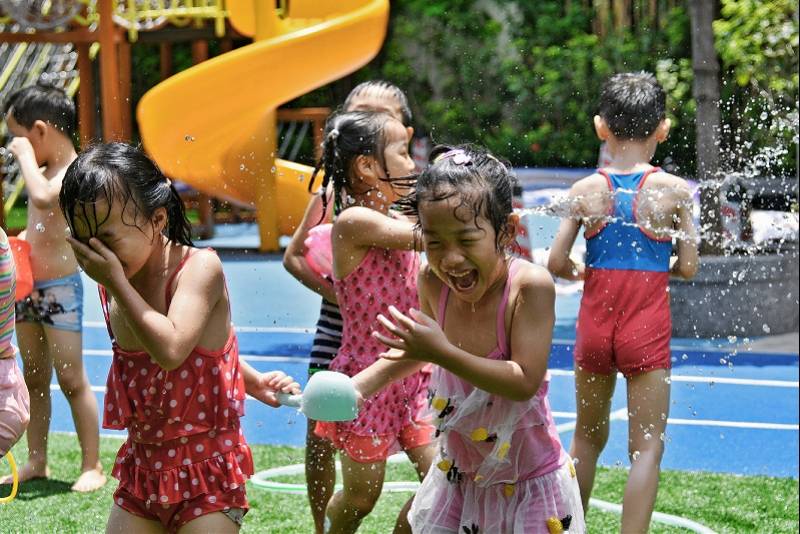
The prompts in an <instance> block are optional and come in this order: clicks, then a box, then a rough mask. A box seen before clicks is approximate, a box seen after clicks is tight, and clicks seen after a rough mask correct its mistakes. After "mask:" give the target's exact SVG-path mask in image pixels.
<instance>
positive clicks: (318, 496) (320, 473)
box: [283, 80, 414, 534]
mask: <svg viewBox="0 0 800 534" xmlns="http://www.w3.org/2000/svg"><path fill="white" fill-rule="evenodd" d="M342 108H343V109H344V111H376V112H377V111H381V112H385V113H388V114H389V115H391V116H393V117H394V118H396V119H397V120H399V121H401V122H402V123H403V124H404V125H405V126H406V129H407V131H408V137H409V138H411V136H412V135H413V133H414V130H413V128H411V126H410V124H411V109H410V108H409V106H408V99H407V98H406V95H405V94H404V93H403V91H402V90H401V89H400V88H399V87H397V86H396V85H394V84H391V83H389V82H384V81H380V80H373V81H368V82H364V83H361V84H359V85H358V86H356V88H355V89H353V90H352V91H351V92H350V94H349V95H348V97H347V99H346V100H345V102H344V105H343V106H342ZM322 191H325V193H326V194H327V195H328V198H327V199H326V200H327V201H328V203H330V193H331V191H330V188H328V189H327V190H321V191H320V193H319V194H316V195H314V196H313V197H312V198H311V200H310V201H309V203H308V207H306V212H305V215H304V216H303V220H302V221H301V223H300V226H299V227H298V228H297V231H296V232H295V233H294V235H293V236H292V240H291V242H290V243H289V246H288V247H286V253H285V254H284V256H283V265H284V267H285V268H286V270H287V271H289V273H291V275H292V276H294V277H295V278H297V279H298V280H299V281H300V282H301V283H302V284H303V285H305V286H306V287H308V288H309V289H311V290H312V291H314V292H316V293H319V294H320V295H321V296H322V304H321V306H320V310H319V320H318V321H317V331H316V333H315V335H314V344H313V347H312V349H311V358H310V362H309V366H308V373H309V375H311V374H313V373H315V372H317V371H320V370H325V369H327V368H328V366H329V365H330V361H331V360H332V359H333V357H334V356H336V351H338V350H339V346H340V345H341V342H342V316H341V314H340V313H339V308H338V306H337V305H336V292H335V291H334V289H333V281H332V280H330V279H329V278H325V277H323V276H321V275H319V274H318V273H317V272H316V271H314V270H313V269H312V268H311V267H310V266H309V265H308V262H307V261H306V259H305V253H306V247H305V241H306V238H307V237H308V234H309V231H310V230H311V229H312V228H313V227H315V226H317V225H318V224H321V223H324V222H331V221H332V220H333V209H327V210H325V211H324V212H323V209H322ZM315 426H316V422H315V421H312V420H310V419H309V420H308V427H307V432H306V462H305V466H306V486H307V489H308V500H309V503H310V504H311V514H312V516H313V517H314V526H315V528H316V531H317V533H318V534H322V531H323V525H324V520H325V506H326V505H327V503H328V501H329V500H330V498H331V495H333V486H334V483H335V482H336V468H335V464H334V451H335V449H334V448H333V447H332V446H331V444H330V442H329V441H328V440H326V439H323V438H320V437H318V436H316V435H315V434H314V428H315Z"/></svg>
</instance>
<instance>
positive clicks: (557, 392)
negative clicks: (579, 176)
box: [51, 184, 800, 478]
mask: <svg viewBox="0 0 800 534" xmlns="http://www.w3.org/2000/svg"><path fill="white" fill-rule="evenodd" d="M553 186H555V187H558V186H560V187H563V184H553ZM539 187H541V185H539ZM528 194H536V192H535V191H531V190H529V188H526V195H528ZM526 200H527V199H526ZM527 223H528V227H529V230H530V233H531V236H532V241H533V242H532V247H533V248H540V247H546V246H548V245H549V243H550V242H551V241H552V237H553V234H554V232H555V230H556V227H557V221H555V220H553V219H549V218H546V217H531V218H528V221H527ZM218 236H219V237H218V238H217V239H215V240H214V241H213V242H211V243H208V244H209V245H212V246H220V247H238V248H246V247H255V246H257V245H258V243H257V236H256V235H255V232H254V229H253V228H247V227H244V228H243V229H242V228H239V229H238V230H227V229H225V228H220V229H219V231H218ZM576 245H577V246H578V247H580V246H581V243H577V244H576ZM220 255H221V257H222V259H223V264H224V270H225V274H226V276H227V281H228V286H229V289H230V292H231V297H232V304H233V319H234V323H235V325H236V329H237V332H238V337H239V346H240V353H241V357H242V358H243V359H244V360H246V361H247V362H249V363H250V364H251V365H253V366H254V367H255V368H256V369H259V370H261V371H267V370H272V369H280V370H283V371H285V372H286V373H288V374H290V375H292V376H293V377H295V378H296V379H297V380H298V381H299V382H301V383H305V381H306V378H307V356H308V353H309V351H310V348H311V341H312V338H313V333H314V324H315V322H316V319H317V314H318V312H319V297H317V296H316V295H314V294H313V293H312V292H311V291H309V290H307V289H306V288H304V287H303V286H302V285H300V283H298V282H297V281H295V280H294V279H293V278H292V277H291V276H290V275H289V274H288V273H286V271H285V270H284V269H283V266H282V264H281V258H280V257H279V256H277V255H259V254H256V253H252V252H249V253H248V252H247V251H243V250H239V251H233V252H231V251H228V252H221V253H220ZM84 284H85V287H84V299H85V300H84V302H85V312H84V337H83V346H84V355H85V358H84V361H85V364H86V368H87V372H88V375H89V380H90V383H91V384H92V389H93V390H94V391H95V394H96V395H97V400H98V405H100V406H102V405H103V404H102V396H103V392H104V386H105V380H106V375H107V373H108V368H109V365H110V362H111V345H110V342H109V339H108V334H107V332H106V328H105V324H104V323H103V317H102V313H101V310H100V305H99V300H98V297H97V290H96V285H95V284H94V282H93V281H91V280H90V279H88V278H86V277H84ZM579 303H580V293H578V292H574V291H569V290H565V291H562V292H561V294H559V296H558V298H557V301H556V327H555V332H554V343H553V350H552V353H551V356H550V370H551V374H552V383H551V387H550V403H551V406H552V409H553V412H554V416H555V419H556V424H557V425H558V428H559V431H560V433H561V439H562V442H563V444H564V446H565V447H566V448H568V447H569V443H570V441H571V439H572V429H573V428H574V422H575V387H574V377H573V374H572V348H573V343H574V339H575V318H576V317H577V312H578V306H579ZM743 341H745V340H733V339H731V340H727V339H726V340H723V341H720V340H716V341H715V340H698V339H691V340H687V339H675V340H673V344H672V350H673V353H672V356H673V358H672V360H673V376H672V401H671V402H672V405H671V408H670V414H669V425H668V427H667V435H666V441H667V444H666V453H665V456H664V460H663V464H662V465H663V467H664V468H666V469H680V470H692V471H695V470H699V471H713V472H723V473H736V474H743V475H770V476H778V477H793V478H798V452H797V451H798V420H799V419H800V416H799V414H798V351H797V346H794V347H791V346H789V347H786V348H785V349H784V352H776V351H771V352H769V353H765V352H758V351H757V350H750V349H749V348H748V347H749V345H748V344H747V343H746V342H745V343H743ZM751 341H755V342H756V343H755V346H758V343H757V342H758V340H757V339H755V340H751ZM784 345H786V344H785V343H784ZM51 388H52V389H53V418H52V424H51V431H61V432H73V431H74V427H73V425H72V417H71V414H70V411H69V407H68V405H67V402H66V400H65V398H64V396H63V395H62V394H61V392H60V391H59V390H58V385H57V384H56V382H55V378H54V379H53V385H52V386H51ZM625 405H626V400H625V381H624V380H623V379H621V378H620V379H618V380H617V388H616V391H615V394H614V398H613V403H612V423H611V436H610V439H609V444H608V446H607V448H606V450H605V451H604V452H603V455H602V456H601V458H600V462H601V463H602V464H603V465H607V466H627V465H629V461H628V454H627V432H628V425H627V420H626V410H625ZM246 410H247V413H246V416H245V417H244V419H243V425H244V429H245V435H246V437H247V439H248V441H249V442H251V443H259V444H281V445H294V446H303V445H304V443H305V429H306V421H305V419H304V417H303V416H302V415H300V414H298V413H297V412H296V411H294V410H292V409H290V408H280V409H272V408H269V407H266V406H263V405H261V404H260V403H258V402H257V401H253V400H248V402H247V406H246ZM102 432H104V433H106V434H107V435H111V434H115V432H113V431H102ZM116 434H117V435H121V433H116ZM654 439H658V437H657V436H654ZM76 447H77V443H76Z"/></svg>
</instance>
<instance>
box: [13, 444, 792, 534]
mask: <svg viewBox="0 0 800 534" xmlns="http://www.w3.org/2000/svg"><path fill="white" fill-rule="evenodd" d="M24 441H25V440H24V439H23V440H22V442H20V443H18V444H17V445H16V447H15V448H14V454H15V456H16V458H17V461H18V462H19V463H20V464H21V463H23V462H24V461H25V458H26V457H27V450H26V447H25V443H24ZM120 444H121V441H120V440H117V439H110V438H108V439H107V438H103V439H101V453H102V461H103V465H105V466H106V468H107V469H108V468H110V466H111V465H112V464H113V460H114V455H115V454H116V451H117V449H118V448H119V446H120ZM79 455H80V452H79V449H78V442H77V439H76V438H75V436H73V435H68V434H51V437H50V469H51V472H52V478H51V479H50V480H37V481H32V482H28V483H26V484H24V485H23V486H22V487H21V489H20V492H19V495H18V496H17V498H16V500H14V501H13V502H12V503H10V504H6V505H0V532H2V533H3V534H5V533H15V532H33V533H45V532H46V533H49V532H64V533H67V532H75V533H84V532H103V530H104V528H105V522H106V517H107V515H108V510H109V507H110V506H111V494H112V492H113V490H114V487H115V486H116V481H114V480H111V481H110V482H109V484H108V485H106V487H105V488H103V489H102V490H100V491H98V492H96V493H93V494H89V495H81V494H76V493H73V492H71V491H70V489H69V488H70V485H71V484H72V481H73V480H74V479H75V478H76V477H77V475H78V466H79ZM253 456H254V459H255V464H256V469H257V470H261V469H267V468H269V467H277V466H280V465H287V464H294V463H301V462H302V461H303V450H302V449H298V448H294V447H274V446H261V445H256V446H253ZM7 472H8V464H7V463H6V462H5V461H3V462H0V473H7ZM626 476H627V472H626V471H625V470H624V469H605V468H601V469H600V470H599V472H598V475H597V482H596V484H595V492H594V496H595V497H597V498H599V499H603V500H606V501H611V502H617V503H618V502H620V501H621V499H622V492H623V487H624V483H625V478H626ZM387 479H388V480H412V479H413V472H412V470H411V467H410V466H408V465H398V466H390V467H389V475H388V477H387ZM281 480H282V481H286V482H288V481H291V482H297V481H300V480H302V477H301V476H300V477H298V476H293V477H285V478H284V479H281ZM8 490H9V486H2V487H0V494H2V495H6V494H7V493H8ZM408 495H409V494H403V493H393V494H384V495H383V496H381V498H380V500H379V501H378V505H377V506H376V508H375V510H374V511H373V513H372V514H371V515H370V516H369V517H367V519H366V520H365V521H364V523H363V525H362V527H361V529H360V530H359V532H364V533H381V534H382V533H385V532H391V530H392V526H393V525H394V520H395V517H396V515H397V512H398V510H399V509H400V507H401V506H402V504H403V503H404V502H405V500H406V499H407V498H408ZM248 497H249V499H250V505H251V507H252V508H251V511H250V513H249V514H248V515H247V517H246V518H245V527H244V528H243V529H242V530H243V532H249V533H256V532H258V533H262V532H264V533H280V534H292V533H298V534H299V533H302V534H305V533H309V532H313V528H312V522H311V515H310V513H309V510H308V504H307V502H306V499H305V497H304V496H301V495H300V496H298V495H286V494H277V493H270V492H267V491H265V490H262V489H259V488H256V487H255V486H253V485H252V484H248ZM656 510H657V511H659V512H665V513H668V514H674V515H681V516H684V517H687V518H689V519H692V520H694V521H698V522H700V523H702V524H704V525H705V526H707V527H709V528H711V529H713V530H715V531H717V532H736V533H739V532H748V533H749V532H770V533H779V532H798V527H797V522H798V481H797V480H793V479H785V478H770V477H744V476H734V475H722V474H714V473H701V472H684V471H665V472H663V473H662V475H661V486H660V490H659V493H658V500H657V502H656ZM588 528H589V532H591V533H596V532H601V533H605V532H617V531H618V530H619V517H618V516H617V515H615V514H611V513H604V512H600V511H598V510H592V511H591V513H590V515H589V518H588ZM651 532H653V533H667V532H685V531H684V530H682V529H679V528H674V527H666V526H663V525H660V524H658V523H655V522H654V523H653V526H652V529H651Z"/></svg>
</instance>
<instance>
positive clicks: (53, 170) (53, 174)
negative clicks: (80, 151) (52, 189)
mask: <svg viewBox="0 0 800 534" xmlns="http://www.w3.org/2000/svg"><path fill="white" fill-rule="evenodd" d="M77 157H78V156H77V154H76V155H75V158H77ZM75 158H73V159H72V160H70V162H69V163H67V164H66V165H60V166H57V167H55V166H48V167H47V169H46V170H45V172H44V176H45V177H46V178H48V179H50V180H58V181H61V180H63V179H64V176H65V175H66V174H67V169H69V166H70V165H71V164H72V162H73V161H75Z"/></svg>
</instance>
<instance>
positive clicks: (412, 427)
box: [316, 112, 434, 532]
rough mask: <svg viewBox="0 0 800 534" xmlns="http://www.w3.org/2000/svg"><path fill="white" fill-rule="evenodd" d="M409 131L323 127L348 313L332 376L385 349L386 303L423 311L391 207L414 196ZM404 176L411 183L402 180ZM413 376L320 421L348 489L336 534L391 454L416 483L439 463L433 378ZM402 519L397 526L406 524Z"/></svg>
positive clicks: (403, 227) (414, 265) (355, 122)
mask: <svg viewBox="0 0 800 534" xmlns="http://www.w3.org/2000/svg"><path fill="white" fill-rule="evenodd" d="M408 142H409V138H408V131H407V129H406V128H405V126H403V124H402V123H401V122H400V121H398V120H397V119H395V118H393V117H391V116H390V115H386V114H381V113H367V112H352V113H344V114H340V115H337V116H334V117H332V118H331V119H330V120H329V122H328V125H327V135H326V139H325V144H324V154H323V159H322V167H323V168H324V171H325V177H324V181H323V187H327V185H328V183H329V182H332V183H333V188H334V202H337V203H339V206H338V207H340V208H343V209H341V210H338V209H337V211H340V214H339V216H338V217H337V219H336V222H335V223H334V226H333V231H332V238H331V239H332V245H333V275H334V289H335V290H336V296H337V300H338V304H339V309H340V310H341V313H342V319H343V323H344V328H343V332H342V345H341V348H340V349H339V351H338V353H337V355H336V357H335V358H334V359H333V361H332V362H331V364H330V369H331V370H332V371H339V372H342V373H345V374H347V375H351V376H352V375H355V374H356V373H358V372H359V371H361V370H362V369H364V368H366V367H368V366H369V365H370V364H372V363H374V362H375V361H376V360H377V358H378V355H379V354H380V353H381V351H382V350H383V347H382V346H381V344H380V343H379V342H378V340H376V339H375V338H374V337H372V335H371V332H372V330H374V329H375V328H376V326H377V323H376V319H377V316H378V315H379V314H380V313H386V310H387V309H388V307H389V306H390V305H394V306H397V307H398V308H400V309H403V310H408V309H409V308H411V307H414V306H417V288H416V285H417V284H416V280H417V273H418V270H419V261H420V260H419V255H418V254H417V252H416V251H415V250H414V247H415V245H416V240H415V239H414V224H413V223H412V222H411V221H409V220H407V219H404V218H401V217H400V216H397V215H394V216H393V215H392V214H391V212H390V209H389V207H390V206H391V205H392V204H393V203H394V202H395V201H396V200H398V199H399V198H400V193H401V191H402V192H405V191H408V190H409V184H410V183H411V180H410V179H409V178H408V177H407V176H408V175H409V174H410V173H411V172H413V170H414V162H413V160H412V159H411V157H410V156H409V154H408ZM404 177H405V178H404ZM429 376H430V374H429V373H428V372H425V371H421V372H418V373H414V374H413V375H410V376H408V377H406V378H405V379H403V380H400V381H398V382H396V383H395V384H394V385H393V386H392V387H389V388H386V389H385V390H383V391H382V392H381V393H380V394H378V395H376V396H374V397H372V398H370V399H367V401H366V402H365V403H364V405H363V406H362V408H361V411H360V413H359V415H358V417H357V418H356V420H354V421H348V422H343V423H317V428H316V432H317V434H318V435H319V436H321V437H325V438H327V439H329V440H331V442H332V443H333V444H334V446H335V447H336V448H337V449H339V450H340V451H341V453H342V466H343V468H342V475H343V477H344V488H345V489H344V490H343V491H341V492H338V493H336V494H335V495H334V496H333V498H332V499H331V500H330V502H329V503H328V506H327V510H326V518H327V522H328V524H329V527H330V530H331V531H332V532H354V531H355V529H356V528H357V527H358V525H359V523H360V522H361V520H362V519H363V517H364V516H366V515H367V514H368V513H369V512H370V510H371V509H372V507H373V505H374V504H375V501H376V500H377V498H378V496H379V495H380V492H381V487H382V484H383V476H384V465H385V463H386V458H387V457H388V456H389V455H390V454H392V453H394V452H397V451H398V450H404V451H405V452H406V454H407V455H408V456H409V458H410V459H411V461H412V462H413V463H414V464H415V465H416V466H417V470H418V473H419V476H420V479H421V478H422V477H423V476H424V474H425V472H426V471H427V469H428V467H429V466H430V462H431V460H432V458H433V454H434V449H433V447H432V446H431V440H432V434H433V427H432V426H431V425H430V423H429V422H428V421H427V420H426V419H425V416H424V415H423V412H424V411H425V405H426V395H427V386H428V378H429ZM405 516H406V514H405V513H404V512H403V513H401V514H400V518H399V520H398V521H399V526H401V527H405V528H407V524H406V519H405Z"/></svg>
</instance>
